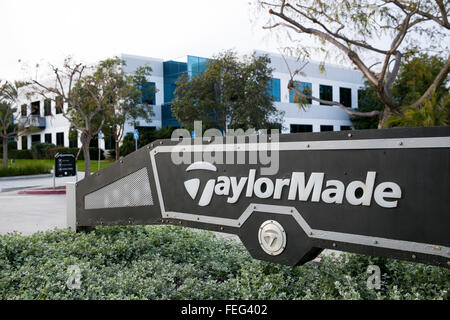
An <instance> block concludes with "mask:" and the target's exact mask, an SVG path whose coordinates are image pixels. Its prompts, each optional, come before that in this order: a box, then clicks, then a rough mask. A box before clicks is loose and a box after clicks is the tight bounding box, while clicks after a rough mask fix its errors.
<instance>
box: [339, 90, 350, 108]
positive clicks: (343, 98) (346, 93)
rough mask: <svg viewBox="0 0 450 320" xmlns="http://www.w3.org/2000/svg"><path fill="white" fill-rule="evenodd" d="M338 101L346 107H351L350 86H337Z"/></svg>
mask: <svg viewBox="0 0 450 320" xmlns="http://www.w3.org/2000/svg"><path fill="white" fill-rule="evenodd" d="M339 97H340V101H339V102H340V103H342V104H343V105H344V106H346V107H347V108H351V107H352V89H350V88H339Z"/></svg>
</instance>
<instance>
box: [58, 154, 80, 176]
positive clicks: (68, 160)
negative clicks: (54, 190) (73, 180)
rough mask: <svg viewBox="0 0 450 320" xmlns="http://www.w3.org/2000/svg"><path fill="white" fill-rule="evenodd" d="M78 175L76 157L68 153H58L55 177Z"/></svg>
mask: <svg viewBox="0 0 450 320" xmlns="http://www.w3.org/2000/svg"><path fill="white" fill-rule="evenodd" d="M76 174H77V169H76V161H75V156H74V155H73V154H70V153H67V154H64V153H57V154H56V155H55V176H56V177H68V176H75V175H76Z"/></svg>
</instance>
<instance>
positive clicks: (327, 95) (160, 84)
mask: <svg viewBox="0 0 450 320" xmlns="http://www.w3.org/2000/svg"><path fill="white" fill-rule="evenodd" d="M254 54H255V55H263V54H267V55H268V56H269V57H270V59H271V67H272V68H273V74H272V81H271V88H272V96H273V100H274V105H275V107H276V108H277V109H278V110H280V111H283V112H284V118H283V123H282V133H291V132H320V131H341V130H351V126H352V124H351V121H350V117H349V115H348V114H347V113H346V112H345V111H343V110H341V109H340V108H338V107H336V106H327V105H320V104H319V103H318V102H316V101H311V104H310V105H308V106H307V107H306V108H305V109H304V110H302V109H301V108H300V107H299V105H298V104H297V103H295V101H294V95H293V92H292V91H291V92H290V90H288V89H287V85H288V82H289V80H290V72H294V71H295V70H296V69H299V68H301V67H303V68H302V74H301V75H298V76H296V77H295V78H294V80H295V83H296V86H297V87H298V88H299V89H301V90H303V92H305V93H309V94H311V95H312V96H314V97H318V98H323V99H325V100H329V99H332V100H333V101H338V102H341V103H343V104H344V105H346V106H347V107H349V108H353V109H357V108H358V89H360V88H361V87H362V86H363V84H364V83H363V77H362V73H361V72H359V71H356V70H352V69H349V68H345V67H342V66H338V65H330V64H326V65H325V68H324V70H323V72H321V71H320V69H321V68H320V64H319V63H317V62H313V61H309V62H308V63H307V64H306V66H305V62H300V63H299V62H298V61H297V60H296V59H294V58H289V57H285V58H283V57H282V56H281V55H278V54H272V53H267V52H262V51H254ZM121 59H123V60H124V61H125V63H126V65H125V66H124V72H126V73H130V72H133V71H134V70H135V69H136V68H137V67H138V66H144V65H146V64H147V65H149V66H150V67H151V68H152V74H151V76H150V77H149V79H148V81H149V82H150V84H151V85H153V86H154V87H155V88H156V92H155V94H154V95H153V96H152V98H151V104H152V105H153V112H154V116H153V117H152V118H151V121H150V122H146V121H143V120H140V121H138V122H137V124H136V127H137V129H145V128H147V129H149V128H161V127H170V126H173V127H178V126H179V123H178V122H177V121H176V119H175V118H174V117H173V115H172V113H171V111H170V108H171V101H172V99H173V97H174V93H173V92H174V90H175V88H176V85H175V82H176V80H177V78H178V77H179V76H180V75H181V74H183V73H186V72H187V73H188V74H189V75H190V76H195V75H196V74H198V73H201V72H203V71H204V70H205V68H206V62H207V61H208V59H207V58H200V57H195V56H186V57H184V58H182V59H177V60H176V61H175V60H168V61H165V60H162V59H158V58H150V57H141V56H134V55H126V54H122V55H121ZM59 107H60V106H56V104H55V102H54V101H51V102H50V101H45V100H44V99H40V98H39V97H35V99H33V98H31V99H29V100H27V101H23V103H22V104H21V106H19V107H18V109H19V112H21V114H22V115H23V116H30V115H31V117H33V121H34V126H35V127H36V128H37V130H36V131H35V132H33V133H32V134H29V135H27V136H22V137H19V138H18V143H17V145H18V149H30V148H31V145H32V143H35V142H48V143H53V144H55V145H57V146H64V147H80V146H81V142H80V140H79V137H78V139H69V129H70V123H69V121H68V120H67V119H65V118H64V116H63V115H62V113H61V112H60V110H59ZM65 107H66V106H65ZM25 109H26V112H25ZM36 124H37V125H36ZM134 129H135V128H134V126H131V125H130V124H126V126H125V133H127V132H133V131H134ZM110 145H111V144H110ZM98 146H99V147H100V148H102V149H105V147H108V146H107V145H105V141H104V140H100V141H99V144H98Z"/></svg>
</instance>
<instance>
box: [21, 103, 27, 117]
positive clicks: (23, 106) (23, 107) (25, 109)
mask: <svg viewBox="0 0 450 320" xmlns="http://www.w3.org/2000/svg"><path fill="white" fill-rule="evenodd" d="M20 115H21V116H22V117H26V116H27V105H26V104H23V105H22V106H21V107H20Z"/></svg>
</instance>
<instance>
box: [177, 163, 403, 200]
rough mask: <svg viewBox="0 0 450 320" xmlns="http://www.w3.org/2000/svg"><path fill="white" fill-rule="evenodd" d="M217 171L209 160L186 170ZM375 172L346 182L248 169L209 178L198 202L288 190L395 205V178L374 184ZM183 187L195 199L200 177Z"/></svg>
mask: <svg viewBox="0 0 450 320" xmlns="http://www.w3.org/2000/svg"><path fill="white" fill-rule="evenodd" d="M193 170H207V171H217V169H216V167H215V166H214V165H212V164H210V163H208V162H195V163H193V164H191V165H190V166H189V167H188V168H187V169H186V171H193ZM375 178H376V172H374V171H368V172H367V175H366V177H365V181H352V182H350V183H349V184H348V185H347V186H345V185H344V183H343V182H342V181H340V180H325V173H324V172H312V173H311V174H310V175H309V178H308V179H307V178H306V174H305V172H292V174H291V177H290V178H287V179H271V178H269V177H259V178H257V176H256V170H255V169H250V170H249V172H248V175H247V176H246V177H240V178H238V177H233V176H230V177H229V176H218V177H217V178H216V179H209V180H208V181H207V182H206V185H205V186H204V188H203V190H202V192H201V195H200V198H199V201H198V204H199V206H207V205H208V204H210V202H211V200H212V197H213V196H214V195H216V196H224V197H227V202H228V203H230V204H233V203H236V202H238V200H239V198H240V197H241V196H245V197H248V198H250V197H253V196H256V197H258V198H260V199H268V198H272V199H275V200H277V199H281V198H282V195H283V194H285V193H287V199H288V200H292V201H294V200H297V201H311V202H320V201H322V202H325V203H330V204H333V203H334V204H342V203H343V202H344V197H345V200H346V201H347V202H348V203H349V204H351V205H354V206H357V205H362V206H370V205H371V203H372V200H374V201H375V202H376V203H377V204H378V205H379V206H380V207H383V208H395V207H397V204H398V200H396V199H400V198H401V195H402V191H401V188H400V186H399V185H398V184H396V183H394V182H381V183H379V184H377V185H375ZM184 186H185V188H186V191H187V192H188V194H189V195H190V197H191V198H192V199H196V197H197V194H198V191H199V190H200V179H198V178H193V179H190V180H188V181H185V182H184Z"/></svg>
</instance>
